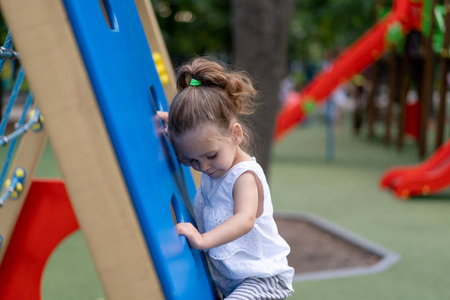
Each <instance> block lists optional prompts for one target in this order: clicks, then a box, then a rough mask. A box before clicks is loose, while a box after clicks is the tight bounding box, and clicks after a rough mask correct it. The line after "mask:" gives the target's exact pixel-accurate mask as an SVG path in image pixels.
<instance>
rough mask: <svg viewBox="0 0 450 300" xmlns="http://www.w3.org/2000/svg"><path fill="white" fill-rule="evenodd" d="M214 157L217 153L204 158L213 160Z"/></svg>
mask: <svg viewBox="0 0 450 300" xmlns="http://www.w3.org/2000/svg"><path fill="white" fill-rule="evenodd" d="M216 157H217V153H214V154H213V155H211V156H207V157H206V158H208V159H214V158H216Z"/></svg>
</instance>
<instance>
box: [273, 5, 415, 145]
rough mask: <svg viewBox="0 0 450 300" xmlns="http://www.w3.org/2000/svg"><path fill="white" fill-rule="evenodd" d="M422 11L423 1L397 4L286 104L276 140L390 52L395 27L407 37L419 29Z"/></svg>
mask: <svg viewBox="0 0 450 300" xmlns="http://www.w3.org/2000/svg"><path fill="white" fill-rule="evenodd" d="M421 11H422V1H417V0H394V4H393V7H392V10H391V12H390V13H389V14H388V15H387V16H386V17H385V18H383V19H382V20H381V21H380V22H378V23H377V24H375V25H374V26H373V27H372V28H371V29H370V30H369V31H368V32H366V33H365V34H364V35H363V36H361V37H360V38H359V39H358V40H357V41H356V42H355V43H354V44H353V45H351V46H350V47H349V48H348V49H347V50H346V51H344V52H343V53H342V55H340V56H339V57H338V58H337V59H336V60H335V62H334V63H333V64H331V65H330V66H329V67H328V68H327V69H326V70H324V71H323V72H321V73H319V74H318V75H317V76H316V77H315V78H314V79H313V80H312V81H311V82H310V83H309V84H308V85H307V86H306V87H305V88H304V89H303V90H302V91H301V92H300V93H298V94H297V96H296V99H291V100H293V101H287V102H286V104H285V106H284V107H283V108H282V109H281V111H280V113H279V114H278V117H277V124H276V128H275V136H274V138H275V139H276V140H280V139H281V138H282V137H283V136H284V135H285V134H286V133H287V132H288V131H289V130H291V129H293V128H294V126H295V125H296V124H297V123H299V122H301V121H302V119H303V118H304V115H305V109H307V108H308V106H311V104H313V103H318V102H321V101H322V100H324V99H325V98H326V97H327V96H328V95H329V94H330V93H331V92H332V91H333V90H334V89H335V88H336V87H338V86H339V85H340V84H341V83H343V82H345V81H347V80H349V79H350V78H351V77H352V76H353V75H355V74H357V73H359V72H361V71H362V70H364V69H365V68H367V67H368V66H369V65H370V64H372V63H373V62H374V61H376V60H377V59H378V58H380V56H381V54H382V53H383V52H384V51H385V50H386V48H387V45H388V43H387V42H386V40H385V39H386V34H387V32H388V30H389V29H390V28H392V26H399V25H401V29H402V32H404V33H405V32H408V31H409V30H411V29H417V28H419V27H420V21H421Z"/></svg>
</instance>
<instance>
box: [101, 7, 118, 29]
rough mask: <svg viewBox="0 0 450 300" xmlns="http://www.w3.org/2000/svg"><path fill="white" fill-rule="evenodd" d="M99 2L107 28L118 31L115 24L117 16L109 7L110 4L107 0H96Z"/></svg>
mask: <svg viewBox="0 0 450 300" xmlns="http://www.w3.org/2000/svg"><path fill="white" fill-rule="evenodd" d="M98 1H99V3H100V7H101V8H102V12H103V17H104V18H105V21H106V24H107V25H108V27H109V29H111V30H114V31H118V29H119V26H118V24H117V18H116V16H115V14H114V12H113V10H112V8H111V4H110V3H109V0H98Z"/></svg>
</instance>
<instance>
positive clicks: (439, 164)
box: [380, 140, 450, 199]
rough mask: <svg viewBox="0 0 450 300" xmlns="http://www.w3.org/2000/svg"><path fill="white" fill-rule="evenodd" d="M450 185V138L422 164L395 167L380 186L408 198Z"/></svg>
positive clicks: (430, 192) (389, 171) (434, 191)
mask: <svg viewBox="0 0 450 300" xmlns="http://www.w3.org/2000/svg"><path fill="white" fill-rule="evenodd" d="M449 185H450V140H448V141H447V142H446V143H445V144H444V145H442V146H441V147H440V148H439V149H438V150H436V152H435V153H434V154H433V155H432V156H431V157H430V158H429V159H428V160H426V161H424V162H423V163H421V164H418V165H415V166H409V167H394V168H392V169H389V170H388V171H386V173H385V174H384V175H383V176H382V179H381V182H380V186H381V187H382V188H390V189H392V190H393V191H394V193H395V195H396V196H398V197H400V198H402V199H407V198H409V197H411V196H415V195H428V194H432V193H436V192H438V191H440V190H442V189H444V188H446V187H447V186H449Z"/></svg>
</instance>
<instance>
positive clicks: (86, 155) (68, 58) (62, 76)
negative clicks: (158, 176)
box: [0, 0, 163, 300]
mask: <svg viewBox="0 0 450 300" xmlns="http://www.w3.org/2000/svg"><path fill="white" fill-rule="evenodd" d="M0 4H1V10H2V14H3V16H4V18H5V19H6V22H7V25H8V27H9V28H10V30H11V32H12V36H13V40H14V42H15V46H16V48H17V49H18V51H19V52H20V54H21V60H22V62H23V64H24V66H25V69H26V71H27V78H28V80H29V82H30V85H31V88H32V89H33V92H34V94H35V96H36V101H37V103H38V105H39V108H40V110H41V111H42V114H43V115H44V117H45V124H46V128H47V130H48V133H49V137H50V141H51V144H52V148H53V150H54V152H55V156H56V159H57V161H58V164H59V167H60V169H61V173H62V175H63V177H64V180H65V182H66V186H67V190H68V193H69V195H70V198H71V202H72V205H73V207H74V210H75V213H76V215H77V218H78V221H79V223H80V227H81V229H82V231H83V234H84V236H85V238H86V242H87V245H88V248H89V250H90V253H91V255H92V258H93V261H94V264H95V266H96V269H97V272H98V275H99V278H100V281H101V282H102V285H103V289H104V291H105V295H106V297H107V299H108V300H113V299H121V300H122V299H163V295H162V292H161V287H160V285H159V282H158V280H157V277H156V274H155V271H154V267H153V264H152V261H151V258H150V254H149V252H148V251H147V248H146V245H145V243H144V239H143V236H142V232H141V230H140V227H139V224H138V221H137V218H136V215H135V211H134V210H133V208H132V204H131V201H130V198H129V195H128V192H127V189H126V186H125V183H124V181H123V178H122V175H121V172H120V170H119V167H118V164H117V161H116V158H115V155H114V152H113V149H112V147H111V145H110V141H109V137H108V134H107V132H106V129H105V126H104V123H103V120H102V118H101V117H100V112H99V109H98V106H97V102H96V100H95V97H94V93H93V91H92V88H91V85H90V82H89V80H88V76H87V73H86V70H85V68H84V65H83V61H82V59H81V57H80V54H79V51H78V47H77V44H76V41H75V39H74V37H73V33H72V30H71V27H70V24H69V23H68V18H67V15H66V13H65V11H64V7H63V5H62V3H61V1H59V0H15V1H10V0H1V1H0Z"/></svg>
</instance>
